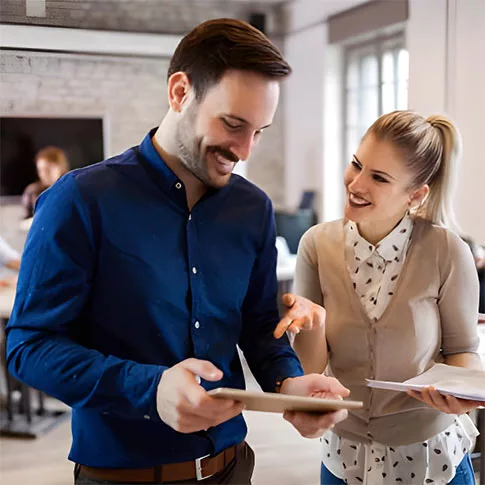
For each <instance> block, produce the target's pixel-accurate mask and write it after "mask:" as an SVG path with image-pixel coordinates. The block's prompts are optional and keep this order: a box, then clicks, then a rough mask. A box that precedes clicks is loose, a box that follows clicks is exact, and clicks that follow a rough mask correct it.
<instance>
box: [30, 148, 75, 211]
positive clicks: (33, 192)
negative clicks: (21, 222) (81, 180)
mask: <svg viewBox="0 0 485 485" xmlns="http://www.w3.org/2000/svg"><path fill="white" fill-rule="evenodd" d="M35 165H36V168H37V176H38V177H39V180H37V181H36V182H33V183H31V184H30V185H28V186H27V187H26V188H25V190H24V193H23V195H22V205H23V206H24V210H25V212H24V217H25V219H29V218H30V217H32V216H33V215H34V208H35V203H36V202H37V198H38V197H39V195H40V194H41V193H42V192H44V190H46V189H48V188H49V187H50V186H51V185H54V184H55V183H56V182H57V180H58V179H59V178H61V177H62V175H64V174H65V173H67V172H68V171H69V161H68V159H67V156H66V153H65V152H64V150H61V149H60V148H57V147H53V146H49V147H45V148H43V149H42V150H40V151H39V152H37V154H36V156H35Z"/></svg>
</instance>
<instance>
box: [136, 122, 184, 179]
mask: <svg viewBox="0 0 485 485" xmlns="http://www.w3.org/2000/svg"><path fill="white" fill-rule="evenodd" d="M156 131H157V128H153V129H151V130H150V131H149V132H148V134H147V135H146V136H145V138H143V141H142V142H141V144H140V147H139V149H140V154H141V155H142V157H143V158H144V159H145V160H146V161H147V162H148V163H149V164H150V165H151V166H152V167H153V168H155V170H156V171H157V172H158V173H159V174H160V175H161V177H162V180H163V181H164V182H165V183H166V184H167V185H168V187H169V188H174V187H175V186H176V184H179V183H180V184H181V183H182V181H181V180H179V178H178V177H177V176H176V175H175V174H174V173H173V172H172V170H170V168H169V167H168V165H167V164H166V163H165V162H164V160H163V158H162V157H161V156H160V155H159V153H158V152H157V150H156V149H155V146H154V145H153V142H152V138H153V136H154V135H155V132H156Z"/></svg>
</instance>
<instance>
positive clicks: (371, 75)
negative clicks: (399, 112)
mask: <svg viewBox="0 0 485 485" xmlns="http://www.w3.org/2000/svg"><path fill="white" fill-rule="evenodd" d="M344 69H345V71H344V79H345V84H344V86H345V89H344V107H345V110H344V117H343V119H344V130H343V132H344V147H343V148H344V153H343V156H344V163H345V165H346V164H347V163H348V161H349V160H350V159H351V157H352V154H353V153H355V150H356V148H357V146H358V145H359V142H360V140H361V138H362V136H363V135H364V133H365V130H366V129H367V128H368V127H369V126H370V125H371V124H372V123H373V122H374V121H375V120H376V118H378V117H379V116H380V115H381V114H384V113H388V112H390V111H394V110H396V109H406V108H407V105H408V72H409V59H408V52H407V50H406V48H405V44H404V35H403V34H402V33H401V34H396V35H393V36H391V37H379V38H376V39H373V40H372V41H369V42H366V43H359V44H349V45H347V46H346V47H345V59H344Z"/></svg>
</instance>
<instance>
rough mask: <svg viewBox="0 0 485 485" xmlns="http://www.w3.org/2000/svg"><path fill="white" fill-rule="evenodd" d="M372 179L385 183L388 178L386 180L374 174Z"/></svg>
mask: <svg viewBox="0 0 485 485" xmlns="http://www.w3.org/2000/svg"><path fill="white" fill-rule="evenodd" d="M374 180H375V181H376V182H382V183H385V184H387V183H389V181H388V180H386V179H385V178H383V177H381V176H380V175H374Z"/></svg>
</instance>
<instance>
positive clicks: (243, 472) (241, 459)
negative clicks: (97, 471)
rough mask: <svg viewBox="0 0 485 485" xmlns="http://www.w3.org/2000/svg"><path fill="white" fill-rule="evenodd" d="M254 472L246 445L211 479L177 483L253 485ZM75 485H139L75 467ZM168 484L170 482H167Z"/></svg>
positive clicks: (177, 484) (185, 484)
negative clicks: (87, 473) (99, 477)
mask: <svg viewBox="0 0 485 485" xmlns="http://www.w3.org/2000/svg"><path fill="white" fill-rule="evenodd" d="M253 470H254V451H253V450H252V449H251V447H250V446H249V445H248V444H247V443H244V446H243V447H241V448H240V449H239V450H238V452H237V454H236V459H235V460H234V462H233V463H231V464H230V465H229V466H227V467H226V468H225V469H224V470H222V471H221V472H219V473H216V474H215V475H213V476H212V477H210V478H206V479H205V480H201V481H196V480H188V481H183V482H177V483H176V485H179V484H180V485H189V484H195V485H251V477H252V475H253ZM164 483H165V482H164ZM74 484H75V485H101V484H102V485H138V484H130V483H123V484H118V483H115V482H107V481H105V480H93V479H92V478H88V477H86V476H83V474H82V472H80V470H79V466H78V465H76V466H75V467H74ZM167 484H168V482H167Z"/></svg>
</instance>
